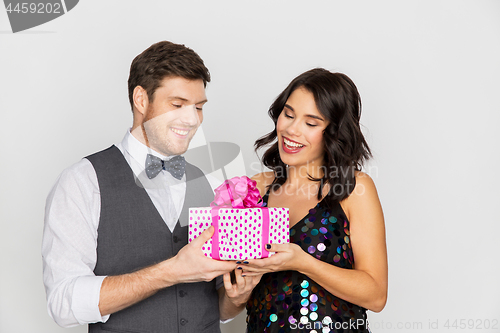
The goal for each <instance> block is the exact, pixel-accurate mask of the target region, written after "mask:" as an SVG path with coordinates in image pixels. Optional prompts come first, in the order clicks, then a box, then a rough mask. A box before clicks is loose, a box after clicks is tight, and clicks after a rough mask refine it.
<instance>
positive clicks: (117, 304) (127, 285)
mask: <svg viewBox="0 0 500 333" xmlns="http://www.w3.org/2000/svg"><path fill="white" fill-rule="evenodd" d="M213 232H214V228H213V227H212V226H211V227H210V228H208V229H207V230H205V231H204V232H203V233H202V234H201V235H200V236H199V237H198V238H196V239H195V240H194V241H193V242H191V243H190V244H187V245H186V246H184V247H183V248H182V249H181V250H180V251H179V253H177V255H176V256H175V257H173V258H170V259H168V260H165V261H162V262H160V263H158V264H156V265H153V266H150V267H146V268H143V269H141V270H138V271H136V272H133V273H129V274H123V275H118V276H107V277H106V278H105V279H104V281H103V283H102V286H101V293H100V298H99V310H100V312H101V315H102V316H104V315H107V314H110V313H114V312H117V311H120V310H122V309H124V308H126V307H129V306H131V305H132V304H135V303H137V302H139V301H141V300H143V299H145V298H147V297H149V296H151V295H153V294H155V293H156V292H157V291H158V290H161V289H163V288H166V287H170V286H172V285H174V284H178V283H189V282H200V281H207V282H208V281H211V280H213V279H214V278H215V277H217V276H219V275H223V274H225V273H228V272H230V271H232V270H233V269H235V268H236V263H235V262H234V261H218V260H213V259H210V258H207V257H205V255H204V254H203V252H202V250H201V247H202V246H203V244H204V243H205V242H206V241H207V240H209V239H210V237H212V234H213Z"/></svg>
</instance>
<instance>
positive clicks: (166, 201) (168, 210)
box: [42, 42, 258, 332]
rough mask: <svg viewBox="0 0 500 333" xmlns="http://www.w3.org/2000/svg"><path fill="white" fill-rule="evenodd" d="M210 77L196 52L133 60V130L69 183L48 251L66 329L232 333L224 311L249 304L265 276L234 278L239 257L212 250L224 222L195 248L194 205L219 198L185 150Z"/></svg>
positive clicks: (51, 211)
mask: <svg viewBox="0 0 500 333" xmlns="http://www.w3.org/2000/svg"><path fill="white" fill-rule="evenodd" d="M209 81H210V74H209V71H208V69H207V68H206V67H205V65H204V63H203V61H202V59H201V58H200V57H199V56H198V55H197V54H196V53H195V52H194V51H193V50H191V49H189V48H187V47H185V46H183V45H177V44H173V43H170V42H160V43H157V44H154V45H152V46H151V47H149V48H148V49H147V50H145V51H144V52H143V53H142V54H140V55H138V56H137V57H136V58H135V59H134V61H133V62H132V65H131V68H130V77H129V81H128V89H129V99H130V104H131V107H132V111H133V125H132V128H131V129H130V131H127V133H126V135H125V137H124V139H123V140H122V142H121V143H120V144H118V145H116V146H112V147H110V148H108V149H106V150H103V151H101V152H98V153H96V154H93V155H91V156H88V157H86V158H84V159H82V160H81V161H80V162H78V163H76V164H75V165H73V166H71V167H70V168H68V169H66V170H65V171H64V172H63V173H62V174H61V176H60V177H59V179H58V180H57V182H56V184H55V186H54V188H53V189H52V191H51V193H50V194H49V196H48V198H47V205H46V216H45V228H44V237H43V242H42V255H43V264H44V265H43V266H44V267H43V268H44V284H45V288H46V292H47V304H48V310H49V314H50V315H51V317H52V318H53V319H54V320H55V321H56V322H57V323H58V324H59V325H61V326H63V327H70V326H74V325H78V324H80V325H81V324H89V332H103V331H113V332H220V329H219V318H221V319H228V318H232V317H234V316H235V315H236V314H237V313H238V312H239V311H241V309H242V308H243V307H244V303H245V301H246V300H247V298H248V296H249V294H250V292H251V290H252V288H253V286H254V285H255V284H256V283H257V282H258V281H257V280H255V279H253V278H249V280H248V282H246V281H245V278H243V277H242V276H241V270H236V271H237V272H236V283H234V284H232V283H231V279H230V277H229V272H230V271H232V270H234V269H235V267H236V263H234V262H229V261H216V260H212V259H209V258H207V257H205V256H204V255H203V254H202V252H201V247H202V245H203V244H204V242H205V241H207V240H208V239H209V238H210V237H211V235H212V233H213V228H212V227H210V228H209V229H208V230H206V231H205V232H204V233H202V234H201V235H200V237H199V238H197V239H196V240H194V241H193V242H192V243H190V244H187V227H186V225H187V209H188V208H189V207H200V206H208V205H209V204H210V201H211V200H212V198H213V191H212V189H211V186H210V185H209V182H208V181H207V179H206V178H205V176H204V175H203V173H202V172H201V171H200V170H199V169H198V168H196V167H194V166H192V165H190V164H189V163H185V162H184V159H183V157H181V156H180V155H181V154H183V153H184V152H186V150H187V149H188V145H189V142H190V141H191V139H192V137H193V135H194V134H195V132H196V130H197V128H198V127H199V125H200V124H201V122H202V120H203V105H204V104H205V103H206V102H207V98H206V95H205V87H206V84H207V82H209ZM220 275H224V281H222V279H220V278H219V279H218V283H217V285H216V279H215V278H216V277H218V276H220ZM222 285H224V288H222ZM217 289H218V292H217ZM219 309H220V316H219Z"/></svg>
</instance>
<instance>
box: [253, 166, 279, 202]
mask: <svg viewBox="0 0 500 333" xmlns="http://www.w3.org/2000/svg"><path fill="white" fill-rule="evenodd" d="M251 179H253V180H255V181H256V182H257V189H258V190H259V193H260V195H261V196H263V195H264V194H266V191H267V186H268V185H271V183H272V182H273V180H274V172H273V171H266V172H261V173H258V174H256V175H254V176H252V178H251Z"/></svg>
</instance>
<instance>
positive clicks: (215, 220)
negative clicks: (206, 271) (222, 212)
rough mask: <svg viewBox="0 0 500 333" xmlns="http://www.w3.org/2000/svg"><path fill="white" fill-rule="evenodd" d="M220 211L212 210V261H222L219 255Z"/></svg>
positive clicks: (217, 209)
mask: <svg viewBox="0 0 500 333" xmlns="http://www.w3.org/2000/svg"><path fill="white" fill-rule="evenodd" d="M219 209H220V208H212V211H211V213H212V225H213V226H214V234H213V235H212V259H217V260H219V259H220V254H219Z"/></svg>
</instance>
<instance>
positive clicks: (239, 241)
mask: <svg viewBox="0 0 500 333" xmlns="http://www.w3.org/2000/svg"><path fill="white" fill-rule="evenodd" d="M255 185H256V183H255V181H253V180H251V179H249V178H247V177H245V176H243V177H234V178H231V179H229V180H226V181H225V182H224V183H223V184H222V185H221V186H219V187H218V188H217V189H216V190H215V199H214V201H213V202H212V203H211V204H210V207H198V208H190V209H189V242H191V241H193V240H194V239H195V238H196V237H198V236H199V235H200V234H201V233H202V232H203V231H204V230H206V229H208V227H210V226H211V225H213V226H214V234H213V236H212V238H211V239H209V240H208V241H207V242H206V243H205V244H203V247H202V251H203V253H204V254H205V256H207V257H210V258H213V259H218V260H246V259H256V258H266V257H269V256H271V255H273V254H274V252H268V251H267V250H266V244H268V243H288V242H289V241H290V232H289V218H288V208H274V207H273V208H267V207H262V203H261V202H259V201H260V199H261V198H260V195H259V191H258V190H257V188H256V187H255Z"/></svg>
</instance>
